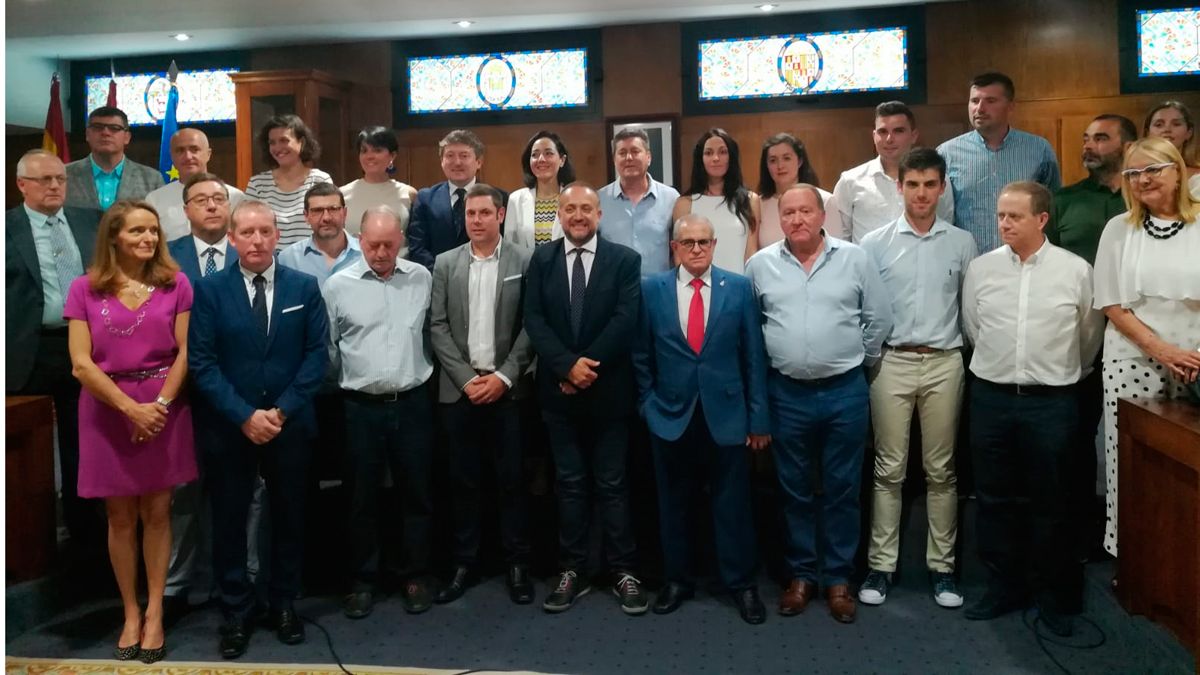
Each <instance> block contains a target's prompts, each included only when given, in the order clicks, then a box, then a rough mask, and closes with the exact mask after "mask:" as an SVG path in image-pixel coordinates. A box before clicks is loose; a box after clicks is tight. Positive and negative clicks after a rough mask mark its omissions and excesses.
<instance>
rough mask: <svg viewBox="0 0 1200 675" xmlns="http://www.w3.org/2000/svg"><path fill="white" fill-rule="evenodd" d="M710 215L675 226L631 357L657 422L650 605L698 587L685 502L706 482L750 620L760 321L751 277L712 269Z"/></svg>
mask: <svg viewBox="0 0 1200 675" xmlns="http://www.w3.org/2000/svg"><path fill="white" fill-rule="evenodd" d="M716 243H717V241H716V238H715V237H714V236H713V226H712V223H711V222H709V220H708V219H707V218H705V217H704V216H699V215H695V214H691V215H686V216H684V217H683V218H680V219H679V220H678V221H676V223H675V227H674V232H673V235H672V241H671V251H672V252H673V253H674V255H675V258H676V259H677V260H678V261H679V267H677V268H675V269H672V270H668V271H666V272H662V273H660V274H656V275H654V276H651V277H648V278H647V279H646V280H645V281H644V282H643V283H642V319H641V327H640V333H641V335H640V336H639V339H638V341H637V342H636V344H635V347H634V352H633V364H634V369H635V371H636V373H637V379H638V391H639V396H638V408H639V410H640V412H641V414H642V417H644V418H645V420H646V424H647V425H648V426H649V427H650V434H651V442H652V444H653V448H654V470H655V476H656V477H657V481H658V503H659V519H660V527H661V530H662V542H663V558H664V561H665V563H666V565H665V566H666V573H667V585H666V586H665V587H664V588H663V590H662V591H661V592H660V593H659V594H658V598H657V599H656V600H655V603H654V612H655V613H656V614H669V613H670V612H673V611H675V610H676V609H678V608H679V606H680V605H681V604H683V602H684V600H686V599H688V598H690V597H692V595H693V594H694V592H695V591H694V582H693V581H692V575H691V573H690V571H689V569H688V568H689V566H690V563H691V560H690V557H691V556H690V546H689V541H688V528H689V524H688V517H687V516H688V506H689V505H690V504H691V503H692V499H693V496H694V493H695V491H696V490H697V488H698V487H699V484H700V483H701V482H703V481H707V482H708V484H709V485H710V494H711V495H712V512H713V522H714V529H715V535H716V548H717V570H718V572H719V574H720V577H721V581H722V583H724V584H725V587H726V588H727V589H729V590H730V591H731V592H732V593H733V597H734V602H735V604H736V605H737V607H738V611H739V612H740V613H741V615H742V618H743V619H744V620H745V621H746V622H747V623H751V624H759V623H762V622H763V621H765V620H766V609H765V608H764V607H763V604H762V600H760V599H759V597H758V589H757V588H756V586H755V583H754V574H755V570H756V568H757V566H758V563H757V560H756V557H757V556H756V555H755V538H754V518H753V516H752V514H751V507H750V462H749V458H748V457H747V456H746V454H747V453H746V448H747V447H749V448H751V449H753V450H756V451H757V450H762V449H763V448H765V447H766V446H767V444H768V443H769V442H770V440H771V436H770V428H771V427H770V417H769V413H768V411H767V362H766V351H765V347H764V346H763V336H762V319H761V315H760V314H759V310H758V301H757V299H756V298H755V296H754V288H753V286H751V285H750V281H749V280H748V279H746V277H743V276H741V275H739V274H730V273H729V272H726V271H725V270H722V269H720V268H717V267H713V266H712V258H713V249H714V247H715V245H716Z"/></svg>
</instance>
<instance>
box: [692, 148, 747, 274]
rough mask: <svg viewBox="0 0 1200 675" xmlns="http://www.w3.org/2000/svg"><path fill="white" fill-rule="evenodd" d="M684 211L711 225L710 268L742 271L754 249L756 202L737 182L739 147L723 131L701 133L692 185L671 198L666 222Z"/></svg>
mask: <svg viewBox="0 0 1200 675" xmlns="http://www.w3.org/2000/svg"><path fill="white" fill-rule="evenodd" d="M689 213H694V214H696V215H700V216H704V217H705V218H708V221H709V222H710V223H712V226H713V237H715V238H716V240H717V243H716V249H715V250H714V251H713V264H714V265H716V266H717V267H720V268H721V269H723V270H727V271H730V272H736V273H737V274H741V273H742V272H743V271H745V269H746V259H748V258H749V257H750V256H752V255H754V252H755V251H757V250H758V221H759V219H760V216H759V201H758V195H756V194H754V193H753V192H751V191H749V190H747V189H746V186H745V185H743V184H742V165H741V155H740V154H739V153H738V144H737V141H735V140H733V137H732V136H730V135H729V134H728V133H726V132H725V130H724V129H717V128H715V127H714V128H712V129H709V130H708V131H706V132H704V134H703V135H701V136H700V140H698V141H696V147H695V148H694V149H693V150H692V180H691V184H690V185H689V186H688V189H687V191H686V192H684V193H683V194H682V195H680V196H679V199H676V200H675V208H674V210H672V211H671V220H672V221H676V220H679V219H680V218H682V217H683V216H685V215H687V214H689ZM710 246H711V244H710Z"/></svg>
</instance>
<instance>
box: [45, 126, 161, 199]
mask: <svg viewBox="0 0 1200 675" xmlns="http://www.w3.org/2000/svg"><path fill="white" fill-rule="evenodd" d="M85 136H86V137H87V143H88V147H89V148H91V150H92V152H91V154H89V155H88V156H87V157H84V158H83V159H81V160H78V161H75V162H71V163H70V164H68V165H67V180H68V181H70V183H71V190H70V192H68V196H67V206H75V207H79V208H85V209H97V210H100V211H105V210H107V209H108V207H110V206H112V205H113V203H114V202H116V201H117V200H120V199H129V200H138V199H145V198H146V195H148V194H150V192H151V191H152V190H155V189H158V188H160V187H162V184H163V179H162V174H160V173H159V172H158V169H152V168H150V167H148V166H146V165H145V164H138V163H137V162H135V161H133V160H132V159H129V158H127V157H125V148H126V146H128V145H129V141H130V140H132V139H133V135H132V134H131V133H129V117H128V116H126V115H125V112H124V111H122V110H121V109H120V108H113V107H110V106H103V107H100V108H96V109H95V110H93V111H92V112H91V113H90V114H89V115H88V124H87V131H86V132H85Z"/></svg>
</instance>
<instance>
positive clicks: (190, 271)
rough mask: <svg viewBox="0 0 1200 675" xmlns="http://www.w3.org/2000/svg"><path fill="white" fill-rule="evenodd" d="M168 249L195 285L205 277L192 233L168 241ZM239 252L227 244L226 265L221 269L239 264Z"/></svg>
mask: <svg viewBox="0 0 1200 675" xmlns="http://www.w3.org/2000/svg"><path fill="white" fill-rule="evenodd" d="M167 251H169V252H170V254H171V257H172V258H174V259H175V262H177V263H179V269H181V270H183V273H184V274H186V275H187V278H188V281H190V282H192V285H193V286H195V285H196V282H197V281H200V279H202V278H203V277H202V276H201V274H200V258H199V256H197V255H196V243H195V239H194V238H193V236H192V235H190V234H189V235H187V236H186V237H180V238H178V239H176V240H174V241H169V242H167ZM237 259H238V254H237V249H235V248H234V247H232V246H230V245H229V244H228V243H227V244H226V245H225V266H224V267H222V268H221V269H226V270H227V269H229V268H230V267H233V266H234V265H236V264H237Z"/></svg>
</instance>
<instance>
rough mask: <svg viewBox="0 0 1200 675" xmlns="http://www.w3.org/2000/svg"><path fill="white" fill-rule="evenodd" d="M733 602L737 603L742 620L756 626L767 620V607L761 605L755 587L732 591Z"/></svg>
mask: <svg viewBox="0 0 1200 675" xmlns="http://www.w3.org/2000/svg"><path fill="white" fill-rule="evenodd" d="M733 602H734V604H735V605H737V608H738V614H741V615H742V621H745V622H746V623H748V624H750V625H753V626H757V625H758V624H760V623H762V622H764V621H766V620H767V608H766V607H763V603H762V600H761V599H759V597H758V589H757V588H747V589H745V590H741V591H734V593H733Z"/></svg>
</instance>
